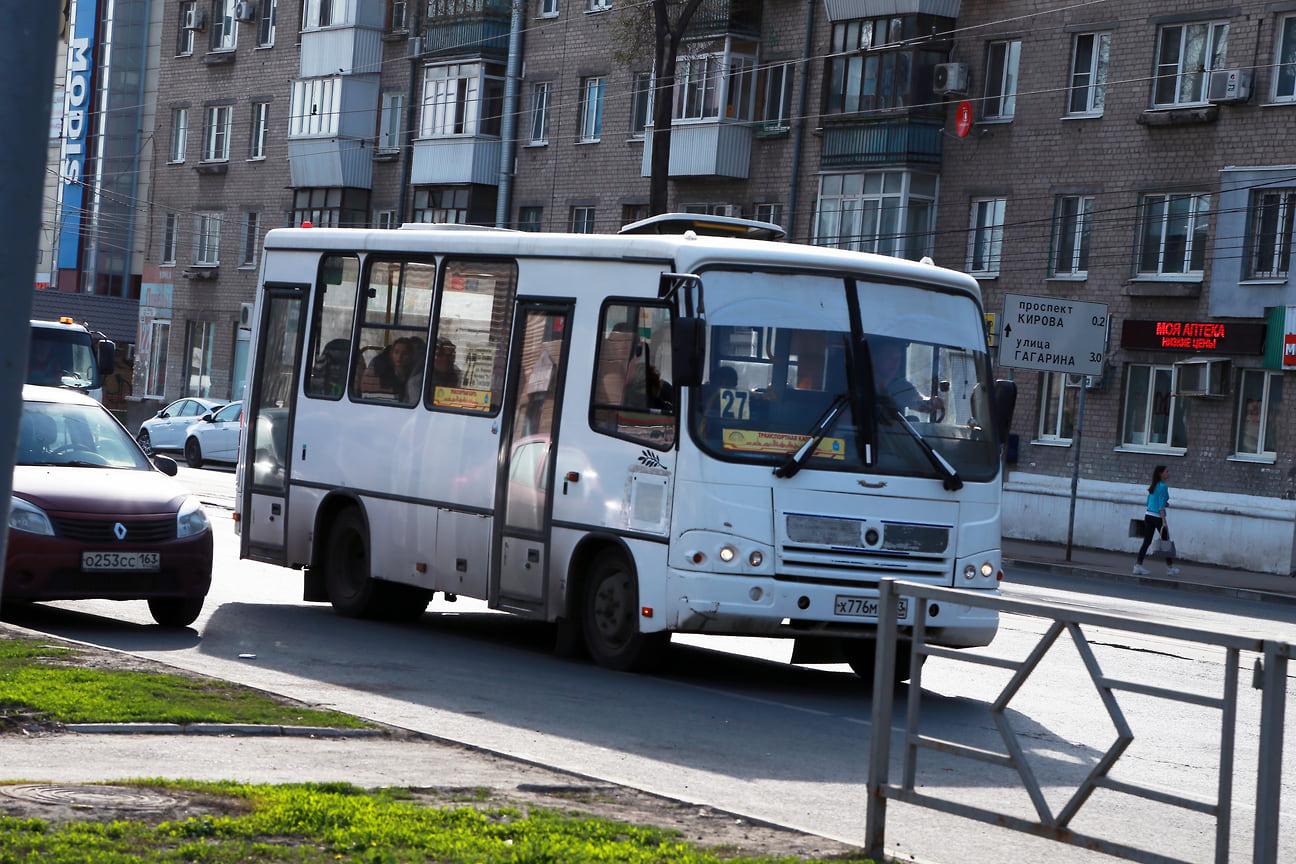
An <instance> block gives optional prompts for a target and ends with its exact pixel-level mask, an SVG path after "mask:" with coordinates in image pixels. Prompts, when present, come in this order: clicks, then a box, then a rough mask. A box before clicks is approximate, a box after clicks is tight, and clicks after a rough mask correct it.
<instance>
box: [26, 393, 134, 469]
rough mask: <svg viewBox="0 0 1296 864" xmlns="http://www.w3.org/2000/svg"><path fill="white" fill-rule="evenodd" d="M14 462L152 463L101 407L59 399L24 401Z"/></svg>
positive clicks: (126, 465)
mask: <svg viewBox="0 0 1296 864" xmlns="http://www.w3.org/2000/svg"><path fill="white" fill-rule="evenodd" d="M17 464H19V465H71V466H77V467H96V468H105V467H106V468H132V469H141V470H147V469H149V468H150V467H151V466H150V463H149V461H148V459H147V458H146V457H145V456H144V454H143V452H141V451H140V449H139V447H138V445H136V444H135V441H134V440H133V439H132V438H131V437H130V435H129V434H128V433H127V432H126V430H125V429H123V428H122V427H121V426H120V425H119V424H118V423H117V421H116V420H114V419H113V417H112V415H111V414H109V413H108V412H107V411H106V410H105V409H104V408H102V407H100V406H98V405H72V404H65V403H62V402H24V403H23V413H22V420H21V421H20V423H19V426H18V461H17Z"/></svg>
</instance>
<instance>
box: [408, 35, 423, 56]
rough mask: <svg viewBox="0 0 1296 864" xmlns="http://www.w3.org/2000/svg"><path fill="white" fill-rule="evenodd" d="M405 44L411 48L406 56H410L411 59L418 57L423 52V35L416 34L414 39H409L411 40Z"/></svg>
mask: <svg viewBox="0 0 1296 864" xmlns="http://www.w3.org/2000/svg"><path fill="white" fill-rule="evenodd" d="M405 44H406V47H408V48H409V51H408V53H407V54H406V55H405V56H407V57H409V58H410V59H411V60H413V59H416V58H418V57H420V56H421V55H422V54H423V37H422V36H415V37H414V38H413V39H411V40H409V42H407V43H405Z"/></svg>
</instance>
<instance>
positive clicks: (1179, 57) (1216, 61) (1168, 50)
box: [1152, 22, 1228, 105]
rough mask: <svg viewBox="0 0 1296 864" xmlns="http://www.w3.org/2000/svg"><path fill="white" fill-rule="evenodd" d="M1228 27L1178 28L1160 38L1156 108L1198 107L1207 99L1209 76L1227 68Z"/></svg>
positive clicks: (1165, 30) (1219, 24)
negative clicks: (1213, 71)
mask: <svg viewBox="0 0 1296 864" xmlns="http://www.w3.org/2000/svg"><path fill="white" fill-rule="evenodd" d="M1227 48H1228V24H1225V23H1222V22H1210V23H1202V24H1176V25H1174V26H1173V27H1162V28H1161V30H1160V32H1159V33H1158V34H1157V68H1156V83H1155V84H1154V85H1153V90H1152V104H1153V105H1195V104H1200V103H1202V102H1204V101H1205V99H1206V73H1207V72H1209V71H1211V70H1212V69H1222V68H1224V54H1225V51H1226V50H1227Z"/></svg>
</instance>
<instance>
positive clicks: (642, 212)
mask: <svg viewBox="0 0 1296 864" xmlns="http://www.w3.org/2000/svg"><path fill="white" fill-rule="evenodd" d="M649 215H650V214H649V212H648V205H647V204H622V205H621V224H622V225H629V224H630V223H631V222H638V221H639V220H640V219H647V218H648V216H649Z"/></svg>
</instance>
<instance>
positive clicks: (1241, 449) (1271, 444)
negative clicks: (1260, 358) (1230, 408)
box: [1235, 369, 1283, 461]
mask: <svg viewBox="0 0 1296 864" xmlns="http://www.w3.org/2000/svg"><path fill="white" fill-rule="evenodd" d="M1282 384H1283V373H1281V372H1267V371H1265V370H1263V369H1244V370H1242V390H1241V392H1240V393H1239V394H1238V420H1237V446H1236V451H1235V452H1236V453H1237V455H1238V456H1255V457H1261V458H1264V457H1268V459H1276V458H1277V456H1278V418H1279V416H1280V415H1281V414H1282ZM1268 459H1267V460H1266V461H1268Z"/></svg>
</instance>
